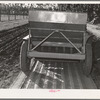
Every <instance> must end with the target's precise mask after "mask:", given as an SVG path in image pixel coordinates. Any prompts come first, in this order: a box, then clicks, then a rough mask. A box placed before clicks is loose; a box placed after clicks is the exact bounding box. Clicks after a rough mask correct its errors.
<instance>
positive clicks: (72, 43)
mask: <svg viewBox="0 0 100 100" xmlns="http://www.w3.org/2000/svg"><path fill="white" fill-rule="evenodd" d="M59 33H60V34H61V35H62V36H63V37H64V38H65V39H66V40H67V41H68V42H69V43H70V44H71V45H72V46H73V47H74V48H75V49H76V50H77V51H78V52H79V53H82V52H81V51H80V50H79V49H78V48H77V47H76V46H75V44H73V43H72V42H71V41H70V40H69V39H68V38H67V37H66V36H65V35H64V34H63V33H62V32H59Z"/></svg>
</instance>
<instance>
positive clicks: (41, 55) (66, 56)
mask: <svg viewBox="0 0 100 100" xmlns="http://www.w3.org/2000/svg"><path fill="white" fill-rule="evenodd" d="M27 55H28V57H35V58H52V59H66V60H67V59H74V60H84V59H85V55H84V54H79V53H77V54H65V53H46V52H37V51H31V52H28V54H27Z"/></svg>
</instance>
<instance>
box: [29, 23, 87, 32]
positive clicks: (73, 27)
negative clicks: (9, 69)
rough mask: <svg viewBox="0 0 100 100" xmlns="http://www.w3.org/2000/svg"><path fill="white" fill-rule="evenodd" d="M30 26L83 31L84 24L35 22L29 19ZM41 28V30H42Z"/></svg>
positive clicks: (84, 28)
mask: <svg viewBox="0 0 100 100" xmlns="http://www.w3.org/2000/svg"><path fill="white" fill-rule="evenodd" d="M29 27H30V28H42V29H45V28H46V29H55V30H56V29H63V30H71V31H73V30H76V31H85V30H86V25H84V24H77V25H76V24H64V23H48V22H35V21H29ZM42 29H41V30H42Z"/></svg>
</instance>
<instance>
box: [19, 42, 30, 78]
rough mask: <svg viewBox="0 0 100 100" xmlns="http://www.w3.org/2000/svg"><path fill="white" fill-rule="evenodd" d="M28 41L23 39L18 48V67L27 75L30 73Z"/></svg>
mask: <svg viewBox="0 0 100 100" xmlns="http://www.w3.org/2000/svg"><path fill="white" fill-rule="evenodd" d="M27 51H28V41H23V43H22V46H21V50H20V67H21V70H22V71H23V72H24V73H25V74H26V75H27V76H28V75H29V73H30V59H29V58H28V57H27Z"/></svg>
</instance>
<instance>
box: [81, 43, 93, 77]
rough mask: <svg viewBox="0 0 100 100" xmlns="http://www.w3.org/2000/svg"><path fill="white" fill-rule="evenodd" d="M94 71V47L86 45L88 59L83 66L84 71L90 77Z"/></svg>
mask: <svg viewBox="0 0 100 100" xmlns="http://www.w3.org/2000/svg"><path fill="white" fill-rule="evenodd" d="M91 70H92V46H91V44H86V58H85V62H84V64H83V71H84V74H85V75H86V76H89V75H90V73H91Z"/></svg>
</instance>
